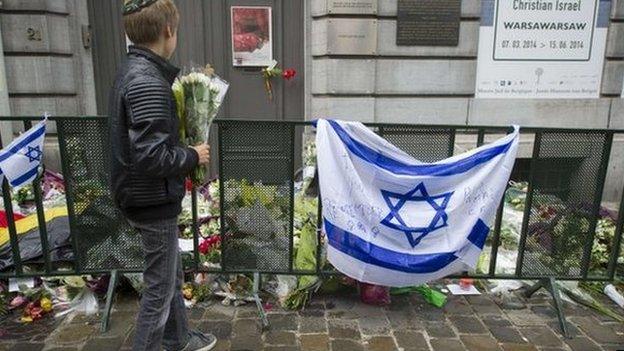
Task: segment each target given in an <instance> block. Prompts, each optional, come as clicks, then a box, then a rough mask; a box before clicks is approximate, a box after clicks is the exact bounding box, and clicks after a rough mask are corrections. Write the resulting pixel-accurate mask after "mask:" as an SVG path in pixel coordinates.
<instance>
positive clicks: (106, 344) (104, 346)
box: [83, 338, 124, 351]
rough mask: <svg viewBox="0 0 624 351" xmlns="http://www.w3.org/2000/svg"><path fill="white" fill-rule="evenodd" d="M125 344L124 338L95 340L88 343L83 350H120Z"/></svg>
mask: <svg viewBox="0 0 624 351" xmlns="http://www.w3.org/2000/svg"><path fill="white" fill-rule="evenodd" d="M123 342H124V340H123V339H122V338H94V339H90V340H89V341H87V343H86V344H85V346H84V347H83V349H84V350H89V351H109V350H118V349H119V348H121V345H122V344H123Z"/></svg>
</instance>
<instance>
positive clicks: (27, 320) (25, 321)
mask: <svg viewBox="0 0 624 351" xmlns="http://www.w3.org/2000/svg"><path fill="white" fill-rule="evenodd" d="M20 321H21V322H22V323H32V321H33V319H32V317H30V316H24V317H22V318H21V319H20Z"/></svg>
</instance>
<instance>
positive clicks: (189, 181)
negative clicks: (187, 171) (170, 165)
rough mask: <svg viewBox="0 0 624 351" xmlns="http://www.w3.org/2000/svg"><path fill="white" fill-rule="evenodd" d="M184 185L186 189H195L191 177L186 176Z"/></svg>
mask: <svg viewBox="0 0 624 351" xmlns="http://www.w3.org/2000/svg"><path fill="white" fill-rule="evenodd" d="M184 187H185V188H186V191H191V190H193V182H192V181H191V180H190V179H189V178H186V181H185V182H184Z"/></svg>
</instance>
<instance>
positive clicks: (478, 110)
mask: <svg viewBox="0 0 624 351" xmlns="http://www.w3.org/2000/svg"><path fill="white" fill-rule="evenodd" d="M337 2H342V3H347V2H348V1H338V0H312V1H310V3H309V4H308V8H307V11H308V12H307V14H306V19H307V21H308V23H307V27H306V28H307V33H308V34H307V35H306V38H307V39H308V42H307V44H306V49H307V50H306V55H307V57H306V58H307V60H306V65H307V67H306V69H307V71H308V72H307V73H306V79H307V80H308V81H307V82H306V83H307V94H306V99H307V100H306V102H307V104H306V118H307V119H313V118H319V117H332V118H342V119H347V120H359V121H364V122H388V123H422V124H460V125H462V124H469V125H510V124H512V123H516V124H519V125H521V126H535V127H572V128H622V129H624V102H623V100H622V99H621V98H620V94H621V92H622V81H623V78H624V0H614V4H613V8H612V13H611V23H610V26H609V35H608V45H607V50H606V53H605V57H606V60H605V68H604V77H603V82H602V91H601V98H600V99H569V100H568V99H559V100H543V99H542V100H540V99H522V100H521V99H509V100H505V99H475V98H474V93H475V78H476V67H477V65H476V63H477V46H478V40H479V24H480V18H479V17H480V13H481V1H480V0H462V10H461V13H462V14H461V24H460V38H459V45H457V46H456V47H426V46H397V45H396V15H397V0H376V6H377V9H376V11H374V12H372V11H370V8H369V9H368V11H363V12H368V13H367V14H355V13H354V12H358V11H357V10H356V11H343V13H336V12H335V11H331V9H332V8H333V7H332V6H331V5H332V3H337ZM371 2H373V3H374V2H375V0H372V1H371ZM373 7H374V6H373ZM344 12H349V13H348V14H347V13H344ZM340 28H343V29H344V28H356V30H359V31H362V32H364V31H367V32H366V33H367V34H366V35H371V36H373V35H374V36H376V40H375V43H376V45H375V46H374V47H372V48H367V47H363V48H360V49H359V51H358V52H340V51H335V50H332V43H331V40H330V39H329V38H330V34H329V33H330V32H331V31H332V30H333V31H336V30H340ZM373 33H374V34H373ZM458 142H459V141H458ZM531 143H532V140H530V138H529V139H527V140H523V144H524V147H522V148H521V150H525V151H523V152H521V153H522V155H520V157H528V156H529V155H530V152H531ZM456 149H457V150H462V149H465V148H464V147H462V145H458V147H457V148H456ZM622 159H624V136H623V137H621V138H620V137H618V138H616V142H615V143H614V146H613V157H612V160H611V163H610V168H609V174H608V178H609V180H608V182H607V184H606V187H605V199H606V200H607V201H616V200H619V198H620V196H621V189H622V187H623V186H624V184H623V181H622V179H624V162H622Z"/></svg>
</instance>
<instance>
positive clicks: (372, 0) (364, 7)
mask: <svg viewBox="0 0 624 351" xmlns="http://www.w3.org/2000/svg"><path fill="white" fill-rule="evenodd" d="M327 13H331V14H375V13H377V0H327Z"/></svg>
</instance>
